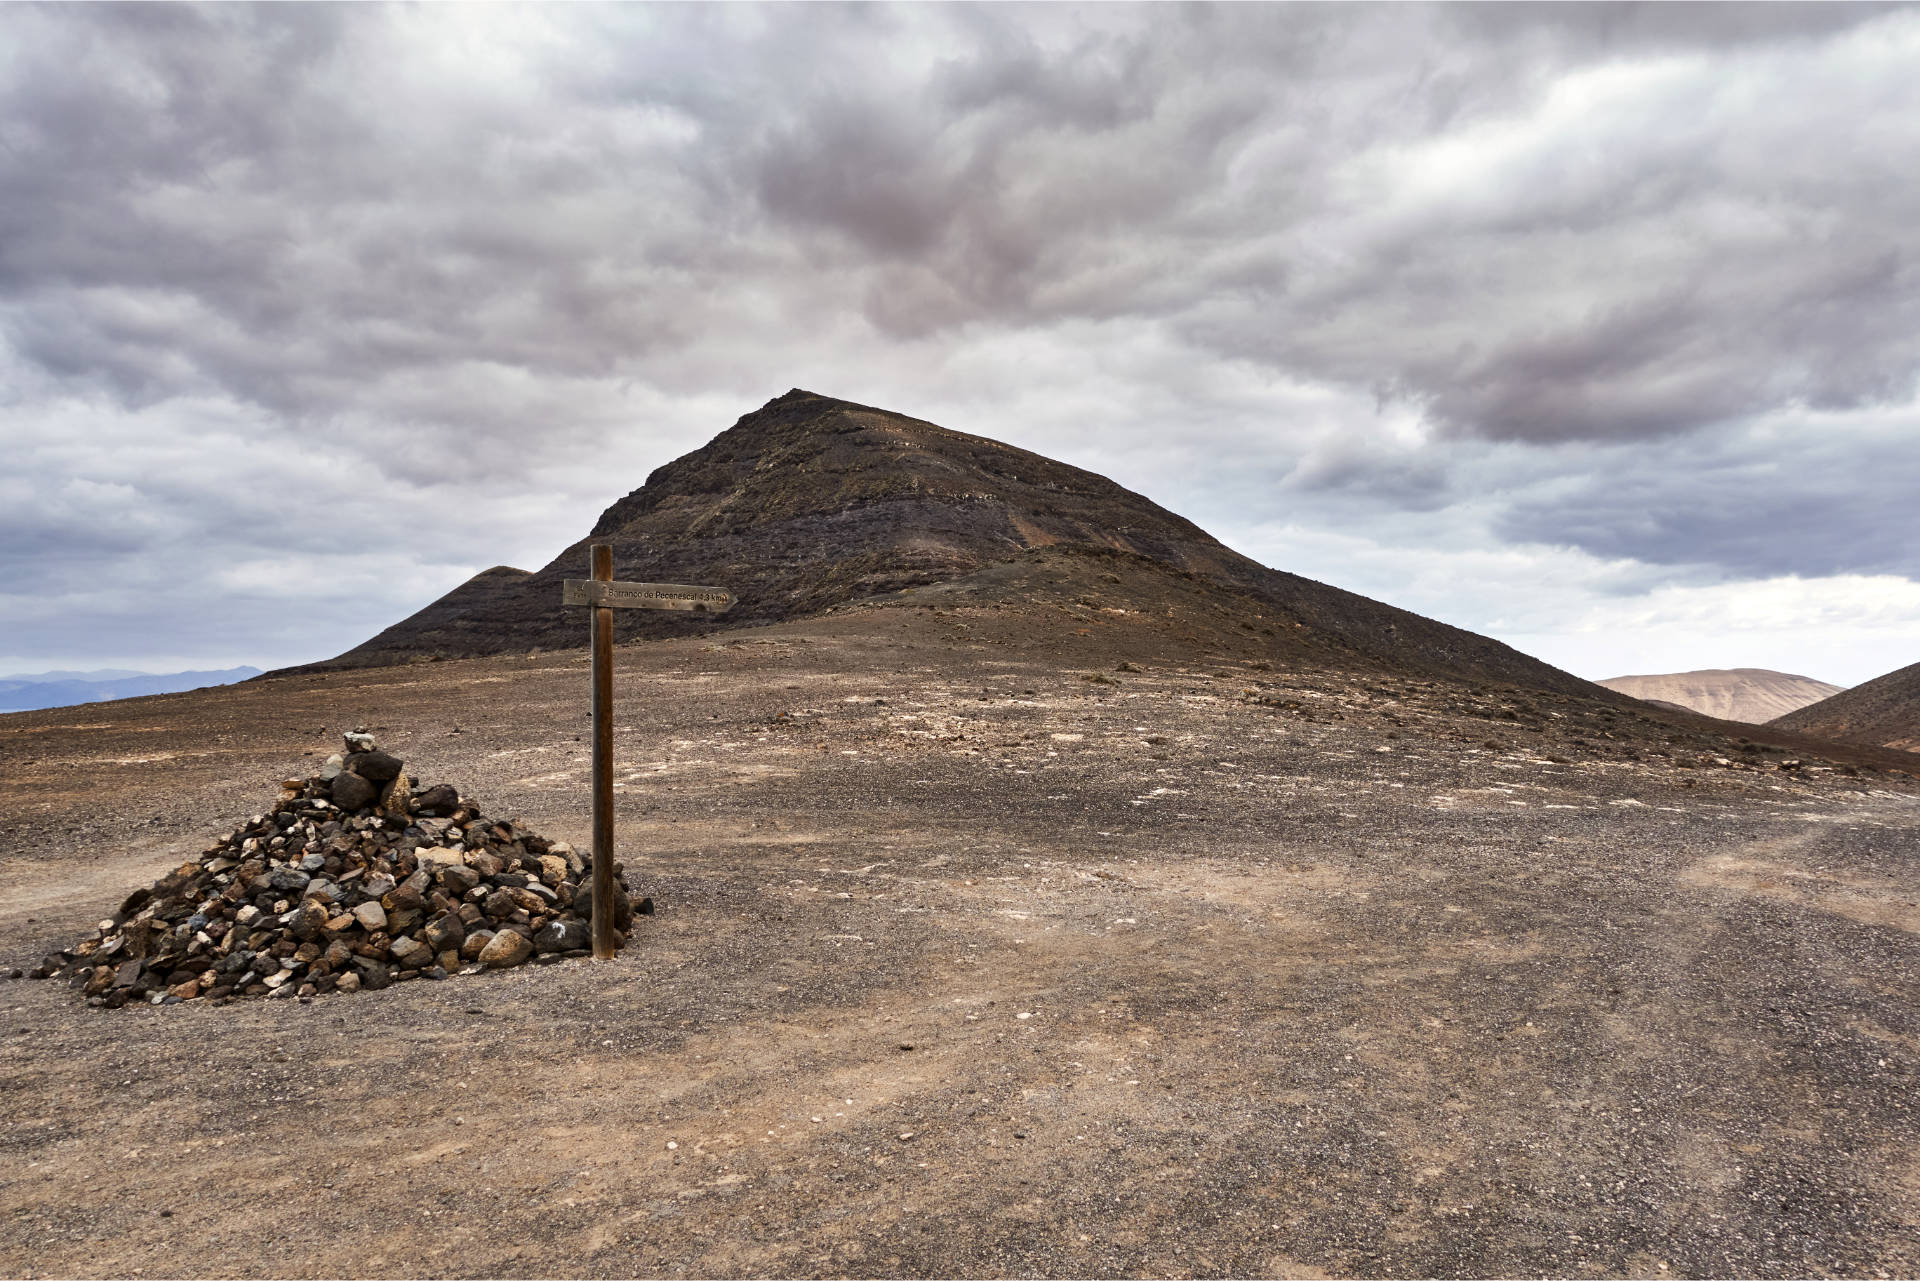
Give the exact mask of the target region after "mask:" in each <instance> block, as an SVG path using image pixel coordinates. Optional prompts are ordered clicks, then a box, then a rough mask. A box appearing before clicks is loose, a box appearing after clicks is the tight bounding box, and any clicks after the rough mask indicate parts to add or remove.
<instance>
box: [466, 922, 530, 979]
mask: <svg viewBox="0 0 1920 1281" xmlns="http://www.w3.org/2000/svg"><path fill="white" fill-rule="evenodd" d="M532 955H533V940H532V939H529V938H528V937H527V936H526V935H524V934H522V933H520V932H519V931H518V930H501V931H500V932H499V933H498V934H496V935H494V936H493V937H492V938H491V939H488V940H487V945H486V946H485V947H483V948H481V949H480V956H479V958H478V959H479V961H480V964H482V965H486V966H490V967H492V968H493V969H496V970H504V969H507V968H508V967H510V966H514V965H519V964H520V963H522V962H523V961H525V960H526V959H527V958H528V957H529V956H532Z"/></svg>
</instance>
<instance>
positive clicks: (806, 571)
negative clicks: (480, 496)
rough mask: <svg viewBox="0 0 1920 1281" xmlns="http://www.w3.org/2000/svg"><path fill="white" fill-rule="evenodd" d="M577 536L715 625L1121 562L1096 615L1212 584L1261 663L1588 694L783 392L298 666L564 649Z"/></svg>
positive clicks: (1025, 458)
mask: <svg viewBox="0 0 1920 1281" xmlns="http://www.w3.org/2000/svg"><path fill="white" fill-rule="evenodd" d="M592 538H606V539H608V540H610V541H611V542H612V543H613V546H614V567H615V576H616V577H619V578H623V579H628V580H636V581H660V582H681V583H704V584H712V585H715V586H719V587H724V588H726V589H727V590H729V591H731V592H733V593H734V594H735V595H736V596H737V597H738V598H739V604H738V605H737V606H736V607H735V608H734V609H733V611H732V612H731V613H729V614H728V615H727V616H726V617H725V618H724V620H721V621H720V625H721V626H725V627H739V626H743V625H750V624H757V623H768V622H775V621H781V620H786V619H793V618H800V617H806V616H810V615H815V614H819V613H822V612H825V611H828V610H831V609H834V608H836V607H839V606H843V605H846V604H848V603H850V602H853V601H858V600H861V599H866V598H872V597H875V596H880V595H885V594H888V593H893V592H899V591H902V590H906V589H910V588H917V587H925V586H928V585H932V584H954V583H959V582H970V583H971V585H972V587H973V589H974V596H975V598H976V599H981V598H983V597H984V595H990V594H991V592H992V590H993V589H994V585H995V584H1002V586H1005V581H1004V580H1006V577H1007V576H1006V575H1004V574H999V573H997V572H995V567H1004V566H1007V565H1009V564H1012V565H1016V566H1018V565H1020V564H1023V563H1026V562H1028V561H1029V560H1030V559H1031V558H1033V557H1034V556H1036V555H1039V554H1048V555H1050V557H1051V560H1050V562H1049V563H1050V565H1051V567H1052V570H1050V572H1052V571H1055V570H1057V571H1059V572H1057V573H1054V575H1053V577H1054V580H1057V581H1065V580H1063V579H1061V578H1060V575H1061V574H1064V575H1065V577H1066V579H1070V580H1072V582H1071V583H1070V584H1068V585H1069V587H1071V586H1072V585H1073V584H1078V585H1080V586H1082V587H1084V588H1085V589H1086V591H1088V592H1094V591H1099V590H1103V589H1104V588H1105V587H1110V586H1111V584H1110V583H1108V581H1107V580H1108V579H1109V578H1113V577H1115V576H1116V574H1115V567H1116V566H1125V567H1126V568H1127V571H1128V572H1127V574H1126V577H1127V579H1128V581H1129V582H1130V583H1131V584H1132V593H1133V594H1132V597H1131V599H1130V600H1129V601H1120V602H1110V606H1111V607H1114V608H1138V609H1148V610H1155V609H1158V608H1161V607H1162V606H1161V604H1160V602H1161V599H1162V597H1163V596H1164V595H1165V594H1166V593H1167V592H1168V591H1171V590H1173V589H1174V587H1175V586H1176V585H1177V584H1179V583H1183V582H1189V583H1190V582H1194V581H1198V582H1204V583H1207V584H1212V585H1215V586H1217V587H1219V588H1222V589H1224V590H1226V591H1228V592H1230V593H1232V594H1233V596H1234V603H1231V604H1229V605H1228V606H1226V608H1230V609H1233V610H1237V611H1239V613H1240V615H1241V617H1240V619H1239V622H1240V625H1242V626H1244V627H1246V628H1247V629H1248V630H1250V631H1254V632H1257V633H1260V634H1262V635H1265V636H1267V637H1268V638H1269V639H1270V643H1271V648H1272V651H1273V656H1274V657H1275V658H1276V659H1291V658H1296V657H1301V656H1303V655H1306V654H1309V653H1310V654H1312V655H1314V656H1317V657H1320V658H1328V657H1333V658H1344V659H1346V660H1349V661H1352V660H1367V661H1371V662H1376V663H1387V664H1390V665H1393V666H1396V667H1399V668H1402V669H1405V670H1413V671H1422V672H1430V673H1435V674H1446V675H1454V676H1465V677H1469V678H1473V679H1493V680H1500V681H1505V682H1511V683H1516V684H1522V685H1531V686H1535V687H1538V688H1546V689H1555V690H1560V691H1563V692H1569V693H1581V694H1586V695H1592V694H1593V693H1594V692H1595V691H1594V688H1593V686H1591V685H1590V684H1588V683H1587V682H1585V681H1581V680H1579V679H1578V678H1576V677H1573V676H1570V675H1568V674H1567V673H1565V672H1562V671H1559V670H1558V669H1556V668H1553V667H1549V666H1547V665H1546V664H1544V663H1541V662H1539V661H1537V660H1535V659H1532V658H1528V657H1527V656H1526V655H1524V654H1521V653H1519V652H1517V651H1515V650H1513V649H1511V648H1509V647H1507V646H1505V645H1502V644H1500V643H1499V642H1497V641H1494V640H1490V639H1488V638H1487V637H1484V636H1478V635H1475V634H1474V633H1472V632H1467V631H1463V630H1461V629H1459V628H1455V627H1449V626H1446V625H1445V624H1442V623H1437V622H1435V621H1433V620H1431V619H1428V618H1423V617H1421V616H1420V615H1417V614H1413V613H1409V612H1408V611H1406V610H1401V609H1395V608H1393V607H1392V606H1389V605H1383V604H1381V603H1379V602H1377V601H1373V600H1369V599H1367V598H1366V597H1363V596H1358V595H1355V594H1354V593H1352V592H1346V591H1341V590H1340V589H1338V588H1335V587H1329V586H1326V585H1325V584H1322V583H1317V582H1313V581H1311V580H1309V579H1305V578H1301V577H1298V576H1297V575H1293V574H1287V573H1282V572H1279V571H1276V570H1272V569H1269V568H1267V567H1265V566H1263V565H1260V564H1258V563H1256V562H1255V561H1252V560H1249V559H1248V558H1247V557H1245V556H1242V555H1240V554H1239V553H1237V552H1234V551H1232V550H1231V549H1229V548H1227V547H1225V546H1224V545H1222V544H1221V543H1220V542H1219V541H1218V540H1216V539H1214V538H1212V537H1211V536H1210V535H1208V534H1207V533H1206V531H1204V530H1202V529H1200V528H1199V527H1197V526H1196V525H1194V524H1193V523H1192V522H1191V521H1188V520H1185V519H1183V518H1181V517H1179V516H1176V515H1174V514H1173V513H1172V512H1169V511H1166V510H1165V509H1163V508H1161V507H1159V506H1157V505H1156V504H1154V503H1152V502H1150V501H1149V500H1147V499H1146V498H1143V497H1142V496H1140V495H1139V494H1136V493H1133V492H1131V491H1130V490H1127V489H1124V488H1122V487H1121V486H1119V485H1117V484H1115V483H1114V482H1112V481H1110V480H1108V479H1106V478H1105V477H1103V476H1099V475H1095V474H1094V473H1092V472H1088V471H1083V470H1081V469H1080V468H1077V467H1071V466H1068V465H1066V464H1064V463H1059V462H1055V461H1053V460H1051V459H1048V458H1043V457H1041V456H1039V455H1037V454H1033V453H1029V452H1027V451H1025V450H1021V449H1015V448H1013V447H1012V446H1009V445H1004V444H1001V443H999V442H997V441H992V440H987V439H984V438H982V437H979V436H970V435H966V434H964V433H961V432H955V431H949V430H947V429H945V428H942V427H938V426H935V425H934V424H932V423H928V422H923V421H921V420H919V419H915V418H908V417H906V416H904V415H901V414H895V413H889V412H887V411H885V410H880V409H874V408H871V407H869V406H865V405H856V404H852V403H849V402H847V401H842V400H835V399H832V398H830V397H826V396H819V395H815V394H813V393H811V392H806V391H797V390H796V391H791V392H788V393H787V394H786V395H784V396H781V397H779V398H778V399H776V400H773V401H771V402H769V403H768V404H767V405H766V406H764V407H763V408H761V409H759V410H756V411H755V412H753V413H750V414H748V415H746V416H745V417H743V418H741V419H740V421H739V422H737V423H736V424H735V425H734V426H733V427H732V428H730V429H728V430H727V431H725V432H722V433H721V434H720V435H719V436H717V437H715V438H714V440H713V441H712V442H710V443H709V444H707V445H706V446H705V447H704V448H701V449H698V450H695V451H694V452H693V453H690V454H687V455H685V456H684V457H682V458H679V459H676V460H675V461H673V462H671V463H669V464H667V465H666V466H664V467H662V468H660V469H659V470H657V471H655V472H654V473H653V475H651V476H650V477H648V479H647V483H646V484H645V485H643V486H642V487H641V488H639V489H637V490H634V491H633V492H632V493H630V494H628V495H627V496H626V497H625V498H623V499H621V500H620V501H618V502H616V503H615V504H613V505H612V506H611V507H609V508H608V509H607V510H606V511H605V512H604V513H602V514H601V516H600V519H599V520H598V521H597V522H596V523H595V525H594V527H593V529H592V530H591V531H590V533H589V535H588V537H587V538H583V539H581V540H580V541H579V542H577V543H575V544H573V545H572V546H570V547H568V548H567V549H566V550H565V551H563V552H562V553H561V554H560V555H559V556H557V557H555V558H554V560H553V561H552V562H551V563H550V564H548V565H547V566H546V567H544V568H543V569H541V570H539V571H538V572H537V573H526V572H524V571H520V570H514V569H507V568H504V567H503V568H496V569H492V570H488V571H487V572H486V573H484V574H481V575H479V576H477V577H475V578H474V579H472V580H470V581H469V582H467V583H465V584H463V585H461V586H460V587H458V588H455V589H454V590H453V591H451V592H449V593H448V594H447V595H445V596H443V597H441V598H440V599H439V600H437V601H435V602H433V603H432V604H430V605H428V606H427V607H426V608H424V609H422V610H420V611H419V612H418V613H416V614H414V615H412V616H411V617H409V618H406V619H403V620H402V621H400V622H398V623H396V624H394V625H393V626H392V627H389V628H387V629H386V630H385V631H383V632H381V633H380V634H379V635H377V636H375V637H373V638H372V639H370V640H368V641H367V642H365V643H364V644H362V645H359V646H357V647H355V648H354V649H351V650H349V651H347V652H346V653H344V654H342V655H340V656H338V657H337V658H334V659H332V660H330V661H328V662H325V663H319V664H314V665H312V667H310V668H303V669H298V670H321V669H341V668H355V667H371V666H384V665H392V664H400V663H409V662H419V661H423V660H432V659H442V658H460V657H473V656H482V655H488V654H504V653H525V652H527V651H530V650H544V649H568V648H576V647H579V646H581V645H582V644H583V643H584V640H583V638H584V636H585V633H586V625H585V620H584V619H583V618H582V617H581V616H580V614H579V612H578V611H575V610H567V609H563V608H561V606H560V604H559V600H560V582H561V580H562V579H564V578H568V577H575V578H580V577H585V576H586V563H587V550H586V544H587V542H588V541H589V540H590V539H592ZM983 573H984V574H985V577H984V578H983V577H980V575H982V574H983ZM1014 577H1019V575H1017V574H1016V575H1014ZM1006 590H1008V591H1011V590H1013V588H1012V587H1006ZM1108 594H1109V595H1111V593H1108ZM713 626H715V620H714V619H713V618H711V617H708V616H702V615H667V614H656V613H651V612H646V611H637V610H626V611H621V612H620V613H619V614H618V615H616V628H617V636H618V638H619V639H621V640H632V639H638V638H641V637H658V636H670V635H675V634H685V633H687V632H688V631H698V630H706V629H709V628H711V627H713Z"/></svg>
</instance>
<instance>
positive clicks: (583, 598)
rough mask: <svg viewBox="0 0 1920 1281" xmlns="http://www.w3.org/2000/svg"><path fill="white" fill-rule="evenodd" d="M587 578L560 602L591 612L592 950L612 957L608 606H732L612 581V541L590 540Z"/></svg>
mask: <svg viewBox="0 0 1920 1281" xmlns="http://www.w3.org/2000/svg"><path fill="white" fill-rule="evenodd" d="M589 551H590V553H591V555H592V569H591V572H592V575H593V576H592V577H591V578H569V579H566V580H565V581H564V582H562V584H561V587H560V603H561V604H562V605H585V606H588V607H589V608H590V609H592V611H593V616H592V617H593V622H592V628H593V955H594V959H595V960H600V961H605V960H610V959H612V957H613V611H614V610H616V609H682V610H693V611H696V612H699V613H707V614H719V613H723V612H725V611H726V610H727V609H728V608H730V607H731V606H732V605H733V597H732V595H731V594H729V593H727V592H724V591H722V590H720V589H719V588H718V587H688V586H685V585H683V584H680V583H616V582H614V581H613V545H612V544H611V543H594V544H592V545H591V547H590V548H589Z"/></svg>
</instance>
